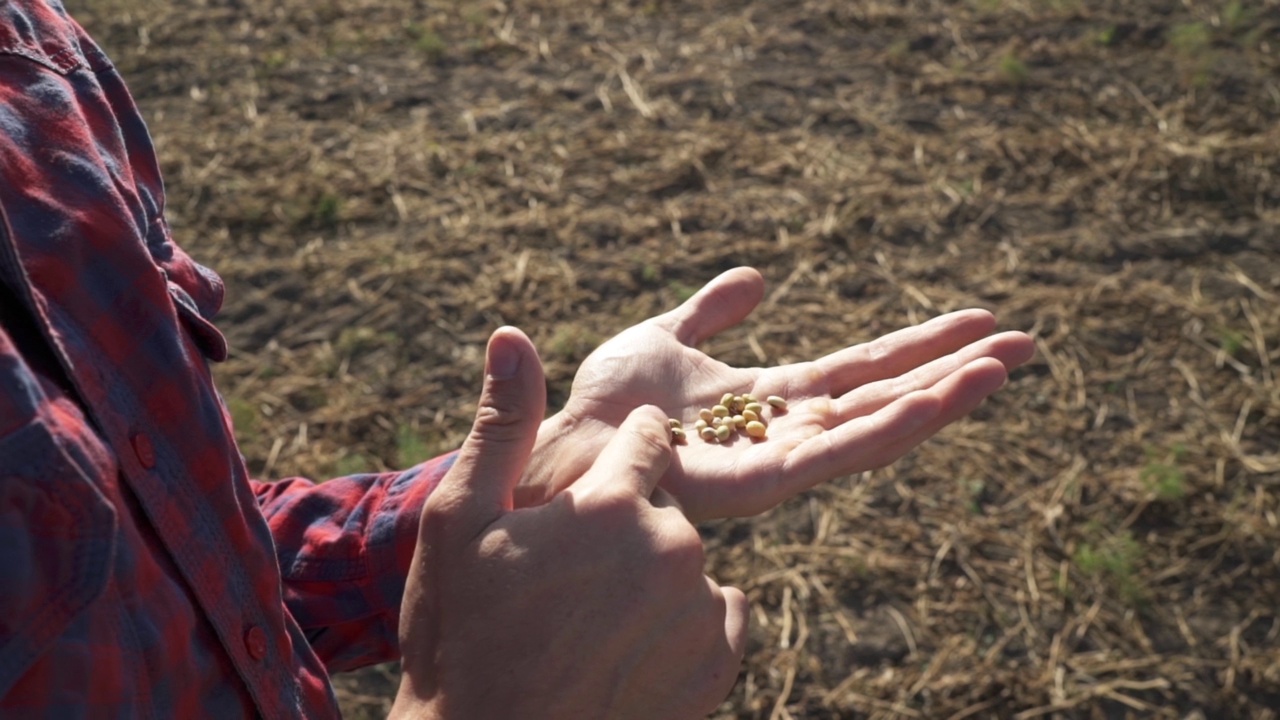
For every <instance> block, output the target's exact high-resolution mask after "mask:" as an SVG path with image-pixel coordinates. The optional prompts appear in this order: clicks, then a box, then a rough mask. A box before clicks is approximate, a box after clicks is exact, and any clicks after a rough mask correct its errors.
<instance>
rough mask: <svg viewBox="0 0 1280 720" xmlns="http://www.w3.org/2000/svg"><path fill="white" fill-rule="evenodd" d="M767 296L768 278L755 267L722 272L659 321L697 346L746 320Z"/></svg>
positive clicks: (682, 340)
mask: <svg viewBox="0 0 1280 720" xmlns="http://www.w3.org/2000/svg"><path fill="white" fill-rule="evenodd" d="M763 297H764V278H762V277H761V276H760V273H759V272H758V271H756V270H755V269H754V268H749V267H740V268H734V269H732V270H729V271H727V272H724V273H721V274H720V275H719V276H717V277H716V278H715V279H714V280H712V281H711V282H709V283H707V284H706V285H704V286H703V288H702V289H701V290H699V291H698V292H697V293H695V294H694V295H693V297H691V298H689V299H688V300H686V301H684V303H683V304H681V305H680V307H678V308H676V309H675V310H672V311H671V312H669V313H667V314H665V315H663V316H661V317H660V318H659V322H660V323H661V324H662V325H664V326H665V327H667V328H668V329H670V330H671V331H672V332H673V333H675V336H676V339H677V340H679V341H680V342H681V343H683V344H684V345H687V346H689V347H693V346H695V345H698V344H700V343H702V342H703V341H705V340H707V339H708V338H710V337H712V336H713V335H715V334H716V333H719V332H721V331H723V330H726V329H728V328H731V327H733V326H734V325H737V324H738V323H740V322H742V321H743V320H744V319H745V318H746V317H747V315H750V314H751V311H752V310H754V309H755V308H756V306H757V305H759V304H760V300H761V298H763Z"/></svg>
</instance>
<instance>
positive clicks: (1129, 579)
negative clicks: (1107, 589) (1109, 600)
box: [1072, 532, 1145, 604]
mask: <svg viewBox="0 0 1280 720" xmlns="http://www.w3.org/2000/svg"><path fill="white" fill-rule="evenodd" d="M1141 557H1142V546H1141V545H1139V544H1138V542H1137V541H1136V540H1134V539H1133V536H1132V535H1130V534H1129V533H1127V532H1125V533H1121V534H1119V535H1112V536H1110V537H1108V538H1105V539H1104V540H1102V541H1101V542H1099V543H1096V544H1095V543H1088V542H1086V543H1081V544H1080V546H1079V547H1078V548H1076V552H1075V556H1074V557H1073V558H1072V559H1073V561H1074V562H1075V565H1076V567H1078V568H1080V572H1082V573H1084V574H1085V575H1087V576H1088V577H1090V578H1092V579H1094V580H1098V581H1105V582H1107V583H1110V584H1111V586H1112V587H1114V588H1115V589H1116V591H1117V592H1118V593H1119V594H1120V598H1121V599H1123V600H1124V601H1125V602H1127V603H1130V604H1135V603H1139V602H1141V601H1142V600H1143V598H1144V597H1145V592H1144V591H1143V588H1142V584H1141V582H1140V581H1139V580H1138V578H1137V577H1136V571H1137V563H1138V560H1139V559H1141Z"/></svg>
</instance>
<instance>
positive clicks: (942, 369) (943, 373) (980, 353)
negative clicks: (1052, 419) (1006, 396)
mask: <svg viewBox="0 0 1280 720" xmlns="http://www.w3.org/2000/svg"><path fill="white" fill-rule="evenodd" d="M1034 352H1035V345H1034V344H1033V343H1032V341H1031V338H1029V337H1027V336H1026V335H1025V334H1023V333H1020V332H1006V333H1001V334H999V335H993V336H991V337H989V338H984V339H982V340H979V341H978V342H975V343H972V344H970V345H966V346H965V347H963V348H961V349H959V350H957V351H956V352H954V353H951V354H950V355H945V356H943V357H940V358H938V359H937V360H934V361H932V362H929V363H926V364H924V365H921V366H920V367H918V368H916V369H915V370H912V371H910V372H908V373H906V374H904V375H901V376H899V377H891V378H886V379H884V380H879V381H876V382H872V383H868V384H866V385H863V386H861V387H858V388H857V389H855V390H852V391H850V392H849V393H846V394H845V395H844V396H843V397H840V398H838V399H837V400H836V401H835V402H834V405H835V417H834V420H835V422H834V423H833V424H839V423H842V422H846V421H848V420H851V419H853V418H856V417H860V416H863V415H870V414H871V413H873V412H875V411H877V410H879V409H880V408H882V407H884V406H886V405H888V404H889V403H891V402H893V401H894V400H897V399H898V398H900V397H902V396H903V395H906V394H907V393H911V392H915V391H917V390H925V389H927V388H930V387H933V386H934V385H935V384H936V383H938V382H941V381H942V380H943V379H944V378H946V377H947V376H949V375H951V374H952V373H954V372H956V371H957V370H959V369H961V368H963V367H965V366H966V365H968V364H969V363H971V362H973V361H975V360H979V359H981V358H984V357H988V358H994V359H996V360H998V361H1000V364H1001V365H1002V366H1003V367H1004V368H1005V369H1006V371H1007V370H1009V369H1011V368H1015V367H1018V366H1019V365H1021V364H1022V363H1024V362H1026V361H1027V360H1029V359H1031V356H1032V354H1033V353H1034Z"/></svg>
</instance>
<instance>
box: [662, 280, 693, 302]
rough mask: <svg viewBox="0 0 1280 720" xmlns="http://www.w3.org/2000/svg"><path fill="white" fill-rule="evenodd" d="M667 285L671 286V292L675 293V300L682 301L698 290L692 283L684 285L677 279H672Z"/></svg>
mask: <svg viewBox="0 0 1280 720" xmlns="http://www.w3.org/2000/svg"><path fill="white" fill-rule="evenodd" d="M667 287H669V288H671V292H672V293H674V294H675V296H676V301H677V302H684V301H685V300H688V299H689V298H691V297H693V294H694V293H696V292H698V288H696V287H693V286H692V285H685V284H684V283H682V282H679V281H672V282H671V283H670V284H669V285H667Z"/></svg>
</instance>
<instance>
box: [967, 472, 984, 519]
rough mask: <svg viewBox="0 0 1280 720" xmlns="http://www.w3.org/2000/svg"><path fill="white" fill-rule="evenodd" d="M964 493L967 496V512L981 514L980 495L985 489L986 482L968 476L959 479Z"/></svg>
mask: <svg viewBox="0 0 1280 720" xmlns="http://www.w3.org/2000/svg"><path fill="white" fill-rule="evenodd" d="M961 484H962V485H963V487H964V490H965V494H966V495H967V496H968V503H967V504H968V507H969V512H971V513H973V514H974V515H981V514H982V496H983V495H984V494H985V493H986V491H987V483H986V482H985V481H983V480H979V479H977V478H968V479H965V480H963V481H961Z"/></svg>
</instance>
